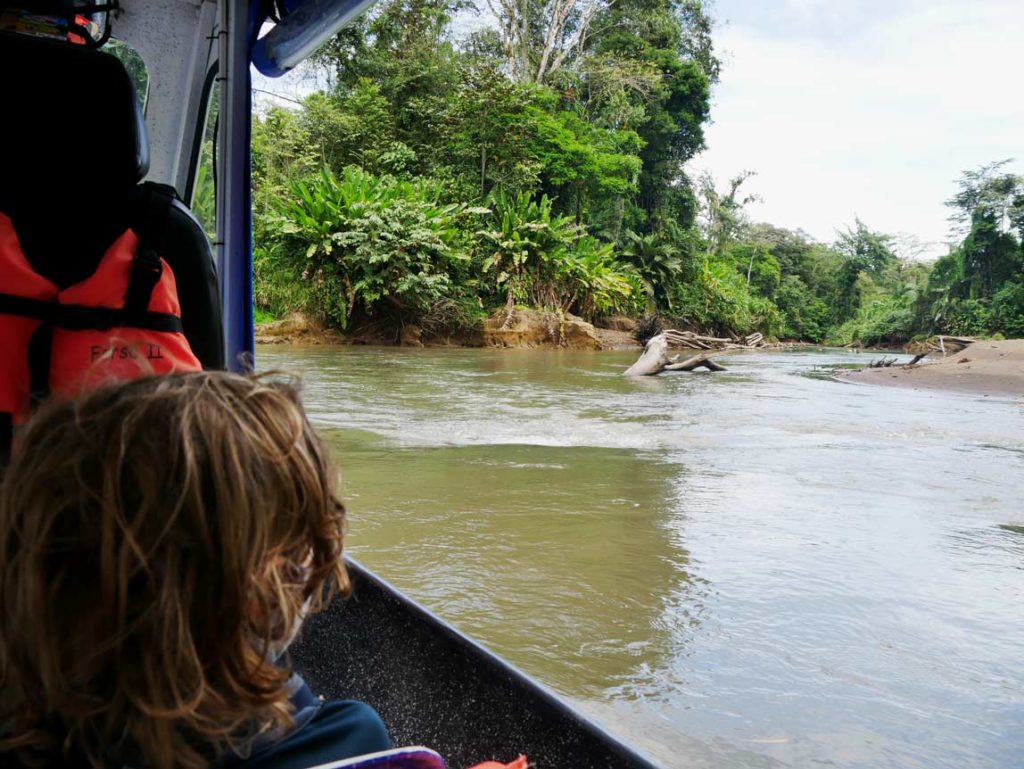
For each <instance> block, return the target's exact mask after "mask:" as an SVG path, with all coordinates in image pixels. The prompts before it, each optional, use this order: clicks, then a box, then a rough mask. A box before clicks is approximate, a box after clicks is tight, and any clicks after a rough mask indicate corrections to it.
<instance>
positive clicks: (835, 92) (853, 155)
mask: <svg viewBox="0 0 1024 769" xmlns="http://www.w3.org/2000/svg"><path fill="white" fill-rule="evenodd" d="M854 5H855V4H850V3H842V2H840V3H832V4H826V3H822V2H820V0H786V2H785V6H786V10H787V11H788V12H789V13H790V14H792V19H793V22H794V23H793V25H792V27H791V28H787V27H786V26H785V25H783V26H782V27H780V26H778V25H777V24H775V25H774V28H768V27H767V26H766V25H767V22H765V18H766V17H765V16H764V15H763V14H760V21H759V22H758V23H757V24H756V25H755V24H754V23H746V24H745V23H744V17H743V13H742V11H739V10H738V11H737V12H735V13H733V14H732V16H731V19H730V23H729V24H728V25H727V26H724V27H722V28H721V29H720V30H719V32H718V35H717V41H716V42H717V45H718V48H719V50H720V51H725V52H727V58H726V68H725V70H724V72H723V74H722V82H721V84H720V85H719V86H718V87H717V89H716V94H715V103H714V107H713V109H712V117H713V119H714V124H713V125H711V126H709V127H708V130H707V143H708V150H707V151H706V152H704V153H702V154H701V155H700V156H698V157H697V158H696V159H695V161H694V162H693V166H694V168H695V169H704V168H706V169H708V170H710V171H711V172H712V173H713V174H714V175H715V176H716V177H717V178H719V179H720V180H721V181H722V182H724V180H725V179H726V178H728V177H730V176H732V175H735V174H736V173H737V172H738V171H740V170H742V169H751V170H755V171H757V172H758V175H757V176H756V177H754V178H753V179H751V181H750V182H749V188H750V190H751V191H753V192H757V193H759V194H760V195H761V196H762V198H763V200H764V203H763V204H757V205H753V206H752V207H751V210H750V212H751V214H752V215H753V216H754V217H755V218H757V219H759V220H765V221H770V222H772V223H774V224H778V225H780V226H784V227H790V228H797V227H801V228H803V229H805V230H806V231H808V232H809V233H811V234H812V235H814V236H815V237H817V238H820V239H822V240H831V239H832V238H833V237H834V233H835V231H836V230H837V229H839V228H842V227H844V226H845V225H847V224H849V223H850V222H852V220H853V218H854V216H855V215H856V216H859V217H860V218H862V219H863V220H864V221H865V222H866V223H867V224H868V225H869V226H870V227H872V228H874V229H878V230H883V231H886V232H893V233H896V232H906V233H910V234H912V235H914V236H916V237H918V238H919V239H920V240H922V241H925V242H929V243H933V244H935V245H934V246H933V247H932V248H931V249H930V255H932V256H934V255H938V254H941V253H943V252H944V250H945V249H944V247H943V246H942V245H941V244H942V242H943V241H945V239H946V236H947V229H948V228H947V222H946V217H947V215H948V211H947V210H946V208H945V207H944V206H943V201H944V200H945V199H947V198H948V197H950V195H951V194H952V193H953V191H954V189H955V180H956V179H957V178H958V177H959V175H960V173H961V172H962V171H964V170H967V169H970V168H974V167H976V166H978V165H980V164H982V163H987V162H990V161H992V160H998V159H1002V158H1006V157H1015V158H1017V162H1016V163H1015V164H1014V165H1015V169H1016V170H1017V171H1018V172H1020V171H1024V100H1021V99H1020V97H1019V79H1020V75H1021V73H1022V71H1024V66H1022V65H1021V64H1020V53H1019V51H1020V47H1019V46H1020V41H1021V40H1024V3H1019V2H1005V1H1000V0H976V1H975V2H970V3H966V2H950V1H949V0H945V2H937V3H935V2H933V3H928V4H925V3H918V2H913V3H906V4H904V5H903V7H899V8H896V9H892V8H891V6H890V7H889V10H888V11H887V12H886V14H885V15H884V17H882V16H869V15H866V14H864V13H856V12H855V11H854V10H852V9H853V8H854ZM816 14H819V16H816ZM753 17H754V14H753V13H751V18H753ZM815 19H817V21H818V22H819V23H817V24H816V23H815ZM772 21H775V22H777V21H778V19H777V18H775V19H773V20H772ZM837 30H839V33H838V34H837Z"/></svg>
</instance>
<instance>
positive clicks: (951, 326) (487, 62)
mask: <svg viewBox="0 0 1024 769" xmlns="http://www.w3.org/2000/svg"><path fill="white" fill-rule="evenodd" d="M473 14H476V15H477V16H478V17H481V18H484V19H487V20H488V22H489V23H491V24H492V26H487V27H484V28H483V29H481V30H480V31H477V32H475V33H473V34H471V35H468V36H462V37H460V38H458V42H455V41H456V36H455V29H453V20H454V19H458V20H460V23H459V25H458V26H459V27H460V28H464V27H465V21H466V19H467V18H471V17H472V15H473ZM711 29H712V22H711V19H710V18H709V16H708V13H707V12H706V9H705V8H704V6H703V4H702V3H701V2H700V1H699V0H676V1H673V0H616V2H614V3H609V2H606V1H605V0H533V2H526V3H524V2H516V3H506V2H503V1H502V0H486V6H484V5H481V6H480V7H477V6H475V5H474V2H473V0H385V2H384V3H383V4H382V5H380V6H378V8H377V9H376V10H375V11H374V12H373V14H372V15H370V16H368V17H366V18H364V19H363V20H362V21H361V22H360V23H359V24H358V25H356V26H354V27H352V28H349V29H347V30H345V31H344V32H343V33H341V34H340V35H339V36H338V37H337V38H336V39H335V40H334V41H333V42H332V43H331V44H330V46H328V48H327V49H326V50H325V51H323V52H322V53H321V54H320V56H319V60H318V62H317V64H318V67H319V71H320V73H321V82H326V83H329V84H330V85H329V87H327V88H326V89H325V90H322V91H320V92H317V93H313V94H311V95H309V96H307V97H305V98H304V99H303V100H302V102H301V104H297V105H295V106H294V107H292V108H273V109H269V110H268V111H265V112H263V113H262V114H261V115H260V116H259V117H258V119H257V120H256V123H255V126H254V131H253V175H254V206H255V241H256V256H255V258H256V301H257V306H258V308H259V309H260V310H261V311H262V312H264V313H267V314H269V315H272V316H281V315H284V314H286V313H288V312H291V311H294V310H301V311H304V312H306V313H309V314H313V315H315V316H319V317H320V318H322V319H323V320H325V321H327V322H329V323H331V324H333V325H336V326H338V327H340V328H346V327H348V326H350V325H351V324H352V323H354V322H359V323H365V322H376V323H378V324H379V325H380V326H381V327H382V328H385V329H387V328H395V329H397V328H399V327H401V326H402V325H403V324H410V323H412V324H416V325H418V326H421V327H422V328H423V329H424V330H425V331H426V332H428V333H430V332H438V333H440V332H444V331H455V330H458V329H462V328H468V327H472V326H474V325H476V324H477V323H478V322H479V320H480V318H481V317H482V316H483V315H486V314H489V313H491V312H493V311H495V310H497V309H499V308H501V307H503V306H507V307H511V306H513V305H530V306H535V307H538V308H541V309H544V310H548V311H551V312H553V313H574V314H577V315H580V316H582V317H584V318H587V319H595V318H597V317H599V316H607V315H612V314H627V315H631V316H651V315H655V314H658V315H660V316H661V317H662V318H663V319H664V321H665V322H666V323H671V324H673V325H676V326H678V327H690V328H695V329H700V330H704V331H710V332H714V333H716V334H718V333H724V332H736V333H741V334H745V333H749V332H752V331H760V332H762V333H764V334H765V335H768V336H773V337H780V338H800V339H807V340H813V341H830V342H838V343H847V342H850V341H854V340H861V341H862V342H864V343H866V344H876V343H898V342H902V341H906V340H907V339H909V338H910V337H912V336H913V335H915V334H923V333H935V332H949V333H956V334H986V333H989V334H990V333H1002V334H1005V335H1024V272H1022V269H1024V252H1022V245H1021V244H1022V237H1024V178H1022V177H1020V176H1016V175H1013V174H1009V173H1005V171H1004V167H1003V164H1001V163H995V164H992V165H990V166H987V167H985V168H982V169H979V170H977V171H971V172H968V173H965V174H964V176H963V179H962V181H961V186H960V192H959V193H958V194H957V196H956V197H955V198H954V199H953V200H951V201H950V206H951V209H952V211H953V214H954V219H955V221H956V223H957V226H959V227H960V235H959V237H960V239H961V241H962V242H961V243H960V244H959V245H958V246H957V247H956V248H953V249H952V250H951V252H950V254H949V255H948V256H946V257H943V258H942V259H940V260H938V261H937V262H936V263H935V264H934V265H931V266H929V265H925V264H921V263H919V262H916V261H914V260H913V256H914V254H912V253H906V250H907V249H905V248H904V249H902V250H903V251H904V252H903V253H901V248H900V245H899V244H898V242H897V241H896V240H895V239H894V238H892V237H889V236H887V235H884V234H881V233H878V232H873V231H872V230H871V229H869V228H868V227H867V226H866V225H865V224H863V223H862V222H860V221H856V222H855V223H854V224H853V225H852V226H851V227H850V228H848V230H847V231H845V232H843V233H841V234H840V235H839V236H838V238H837V240H836V242H835V243H832V244H822V243H816V242H814V241H813V240H812V239H811V238H809V237H808V236H807V235H805V234H804V233H801V232H792V231H788V230H783V229H780V228H777V227H772V226H770V225H767V224H755V223H752V222H750V221H749V219H748V217H747V216H746V214H745V212H744V207H745V205H746V204H747V203H749V202H750V200H751V198H749V197H746V196H745V195H744V192H743V184H744V181H745V180H746V179H747V178H748V176H749V173H743V174H740V175H739V176H737V177H736V178H734V179H732V180H730V181H729V182H728V183H727V184H725V185H724V187H721V188H719V187H718V186H716V184H715V182H714V180H712V179H711V178H709V177H707V176H704V177H701V178H697V179H691V178H689V177H688V176H687V175H686V173H685V172H684V170H683V168H684V164H685V163H686V161H688V160H690V159H691V158H692V157H693V156H694V155H695V154H696V153H698V152H699V151H700V150H701V149H702V147H703V144H704V135H703V126H704V125H705V124H706V123H707V121H708V118H709V105H710V92H711V87H712V86H713V84H714V83H715V82H716V81H717V79H718V76H719V62H718V60H717V58H716V57H715V54H714V51H713V49H712V45H711Z"/></svg>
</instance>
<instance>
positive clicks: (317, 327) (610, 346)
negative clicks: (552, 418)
mask: <svg viewBox="0 0 1024 769" xmlns="http://www.w3.org/2000/svg"><path fill="white" fill-rule="evenodd" d="M635 330H636V322H635V321H634V320H632V319H631V318H626V317H622V316H614V317H612V318H608V319H606V320H605V321H604V322H602V323H601V324H600V326H595V325H594V324H591V323H588V322H587V321H585V320H583V319H582V318H578V317H576V316H574V315H569V314H565V315H562V316H559V315H556V314H554V313H545V312H540V311H538V310H533V309H527V308H516V310H515V311H514V312H513V314H512V317H511V318H510V319H508V318H506V317H505V313H504V312H503V311H502V312H498V313H495V314H494V315H492V316H491V317H489V318H486V319H485V320H484V321H483V322H482V323H481V325H480V328H479V329H478V330H475V331H473V330H470V331H462V332H457V333H447V332H438V333H431V332H429V331H427V330H425V329H422V328H420V327H418V326H413V325H407V326H404V327H402V328H400V329H394V328H383V327H382V326H381V325H379V324H374V323H364V324H355V325H354V326H353V327H352V328H351V329H350V330H349V331H347V332H345V333H342V332H341V331H338V330H337V329H333V328H329V327H326V326H324V325H322V324H319V323H316V322H315V321H312V320H310V319H309V318H307V317H305V316H303V315H301V314H298V313H296V314H295V315H292V316H291V317H288V318H283V319H281V320H275V321H271V322H269V323H259V324H257V326H256V343H257V344H295V345H310V346H316V345H384V346H392V345H394V346H399V347H507V348H516V349H534V348H562V349H569V350H631V349H638V348H639V347H640V344H639V343H638V342H637V341H636V338H635V336H634V334H633V332H634V331H635Z"/></svg>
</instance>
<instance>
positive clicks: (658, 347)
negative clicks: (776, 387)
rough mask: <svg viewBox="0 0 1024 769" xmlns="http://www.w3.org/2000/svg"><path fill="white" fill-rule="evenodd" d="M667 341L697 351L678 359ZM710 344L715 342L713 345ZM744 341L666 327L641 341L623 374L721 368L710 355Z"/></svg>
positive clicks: (735, 347) (759, 341) (758, 342)
mask: <svg viewBox="0 0 1024 769" xmlns="http://www.w3.org/2000/svg"><path fill="white" fill-rule="evenodd" d="M671 345H675V346H676V347H684V348H687V349H690V350H699V351H700V352H699V353H698V354H697V355H695V356H693V357H692V358H688V359H687V360H685V361H683V362H682V363H678V362H677V361H678V360H679V356H678V355H677V356H675V357H672V358H670V357H669V354H668V351H669V347H670V346H671ZM714 345H717V349H716V348H715V346H714ZM763 345H764V340H763V338H761V339H757V340H755V343H754V344H753V345H750V346H751V347H757V346H763ZM746 347H747V345H742V344H736V343H735V342H733V341H732V340H730V339H720V338H718V337H711V336H699V335H697V334H694V333H693V332H692V331H676V330H675V329H667V330H665V331H662V332H661V333H660V334H657V335H655V336H652V337H651V338H650V339H648V340H647V344H645V345H644V351H643V353H641V355H640V358H639V359H638V360H637V362H636V363H634V364H633V365H632V366H630V367H629V368H628V369H626V372H625V373H626V376H654V375H655V374H660V373H661V372H662V371H693V370H694V369H696V368H706V369H708V370H709V371H725V370H726V369H725V367H724V366H722V365H720V364H718V363H715V362H714V361H713V360H711V356H712V355H717V354H718V353H720V352H722V351H723V350H742V349H745V348H746Z"/></svg>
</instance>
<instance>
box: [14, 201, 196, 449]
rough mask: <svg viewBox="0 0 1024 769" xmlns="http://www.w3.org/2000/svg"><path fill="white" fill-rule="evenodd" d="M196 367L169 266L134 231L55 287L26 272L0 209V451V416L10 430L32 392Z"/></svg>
mask: <svg viewBox="0 0 1024 769" xmlns="http://www.w3.org/2000/svg"><path fill="white" fill-rule="evenodd" d="M44 334H49V336H50V339H49V343H48V344H47V340H46V338H45V336H43V335H44ZM47 353H48V354H47ZM200 369H202V366H201V365H200V363H199V360H198V359H197V358H196V356H195V355H194V354H193V353H192V349H191V348H190V347H189V344H188V341H187V340H186V339H185V336H184V334H183V333H182V326H181V307H180V305H179V303H178V292H177V288H176V286H175V281H174V273H173V272H172V271H171V268H170V266H169V265H168V264H167V262H165V261H164V260H163V259H162V258H160V257H159V256H158V255H157V254H156V253H155V251H153V249H151V248H149V247H148V246H142V247H140V244H139V237H138V235H136V234H135V232H134V231H132V230H131V229H129V230H126V231H125V232H124V233H123V234H122V235H121V236H120V237H119V238H118V239H117V240H115V241H114V243H113V244H112V245H111V246H110V247H109V248H108V249H107V251H106V253H105V254H104V255H103V258H102V259H101V260H100V263H99V266H98V267H97V268H96V270H95V272H93V273H92V275H90V276H89V277H88V278H86V279H85V280H83V281H82V282H80V283H76V284H74V285H72V286H68V287H67V288H65V289H63V290H62V289H60V288H59V287H58V286H57V285H56V284H54V283H53V282H51V281H50V280H48V279H47V278H45V277H43V276H42V275H40V274H39V273H37V272H36V271H35V270H34V269H32V266H31V265H30V264H29V262H28V259H26V257H25V254H24V252H23V251H22V249H21V244H20V243H19V242H18V235H17V233H16V232H15V230H14V225H13V223H12V222H11V219H10V217H9V216H7V215H6V214H3V213H0V456H2V454H3V453H5V449H6V448H7V446H5V445H4V443H6V442H9V437H7V441H5V440H4V438H5V436H4V435H3V434H2V433H3V432H5V430H4V426H5V425H4V424H3V423H4V422H5V423H6V428H7V430H10V429H11V426H12V425H18V424H20V423H21V422H23V421H24V420H25V419H26V418H27V417H28V414H29V412H30V410H31V405H32V400H33V398H34V397H38V396H39V395H41V394H45V393H46V392H54V393H60V394H62V395H72V394H75V393H77V392H81V391H82V390H84V389H86V388H90V387H95V386H96V385H98V384H101V383H103V382H106V381H110V380H123V379H132V378H135V377H139V376H145V375H147V374H166V373H171V372H173V371H199V370H200Z"/></svg>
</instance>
